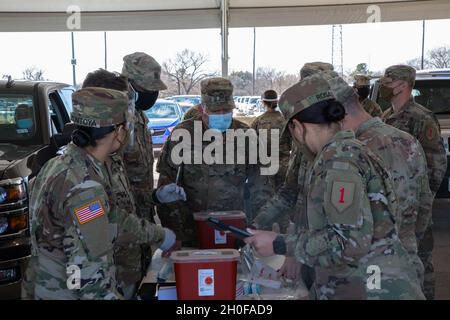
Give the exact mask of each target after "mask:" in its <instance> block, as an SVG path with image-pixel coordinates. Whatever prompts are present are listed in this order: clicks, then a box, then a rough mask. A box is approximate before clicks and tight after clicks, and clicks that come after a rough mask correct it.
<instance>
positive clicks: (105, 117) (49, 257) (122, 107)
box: [23, 88, 175, 299]
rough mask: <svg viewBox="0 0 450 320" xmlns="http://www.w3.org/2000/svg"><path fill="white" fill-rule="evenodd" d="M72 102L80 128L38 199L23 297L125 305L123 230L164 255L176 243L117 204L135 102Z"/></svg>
mask: <svg viewBox="0 0 450 320" xmlns="http://www.w3.org/2000/svg"><path fill="white" fill-rule="evenodd" d="M72 100H73V112H72V115H71V118H72V121H73V122H74V123H75V124H76V125H77V126H78V127H77V129H76V130H75V131H74V133H73V135H72V141H73V142H72V143H70V144H69V146H68V148H67V151H66V152H65V154H64V155H62V156H59V157H56V158H54V159H52V160H50V161H49V162H47V164H46V165H45V166H44V167H43V169H42V170H41V172H40V173H39V175H38V177H37V178H36V181H35V184H34V188H33V190H32V193H31V199H30V213H31V227H30V232H31V242H32V257H31V260H30V263H29V265H28V267H27V271H26V276H25V280H24V285H23V290H24V292H23V296H24V297H34V298H36V299H120V298H122V295H121V294H120V288H118V285H117V281H116V269H115V266H114V260H113V245H114V242H115V241H116V239H117V237H118V233H119V228H120V229H122V230H123V231H124V232H130V233H132V234H133V235H135V236H136V237H137V240H138V241H140V242H146V243H148V242H159V243H160V244H161V246H160V247H161V248H162V249H163V250H168V249H170V248H171V247H172V246H173V244H174V243H175V236H174V234H173V232H171V231H170V230H168V229H162V228H159V227H155V226H154V225H150V224H148V223H145V221H142V220H140V219H138V218H137V217H136V216H135V215H127V214H125V213H124V212H123V210H121V209H120V208H119V206H120V205H121V204H120V203H118V202H117V200H116V199H115V198H114V194H113V188H114V185H113V184H114V183H115V182H114V181H112V180H111V177H112V174H111V172H110V171H109V170H108V165H107V162H108V161H109V160H110V159H109V155H110V154H111V153H114V152H116V151H117V150H119V149H120V147H121V146H123V145H124V144H125V142H124V141H125V139H126V136H127V129H126V127H127V121H128V117H127V112H128V97H127V95H126V94H125V93H123V92H121V91H117V90H109V89H104V88H85V89H82V90H79V91H77V92H75V93H74V94H73V96H72ZM74 270H75V272H74ZM76 270H79V273H78V272H77V271H76ZM73 272H74V273H73ZM71 273H72V275H73V278H70V277H69V275H70V274H71ZM78 276H79V282H78V283H77V281H76V280H75V281H74V278H75V279H76V278H77V277H78ZM72 285H73V286H72Z"/></svg>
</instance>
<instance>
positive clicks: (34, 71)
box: [22, 66, 45, 81]
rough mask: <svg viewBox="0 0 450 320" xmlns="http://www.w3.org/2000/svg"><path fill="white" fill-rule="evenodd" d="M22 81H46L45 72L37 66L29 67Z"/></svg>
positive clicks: (24, 72) (23, 73) (23, 74)
mask: <svg viewBox="0 0 450 320" xmlns="http://www.w3.org/2000/svg"><path fill="white" fill-rule="evenodd" d="M22 79H24V80H32V81H43V80H45V78H44V70H42V69H39V68H37V67H35V66H33V67H28V68H26V69H25V70H24V71H23V72H22Z"/></svg>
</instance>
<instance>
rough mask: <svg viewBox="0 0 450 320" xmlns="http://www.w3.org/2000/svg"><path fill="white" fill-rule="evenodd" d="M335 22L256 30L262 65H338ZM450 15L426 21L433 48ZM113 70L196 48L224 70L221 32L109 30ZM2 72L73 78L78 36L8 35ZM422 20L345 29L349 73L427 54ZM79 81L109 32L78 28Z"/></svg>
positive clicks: (240, 60) (246, 58) (244, 46)
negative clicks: (129, 61)
mask: <svg viewBox="0 0 450 320" xmlns="http://www.w3.org/2000/svg"><path fill="white" fill-rule="evenodd" d="M331 30H332V27H331V26H302V27H276V28H257V29H256V66H257V67H272V68H275V69H277V70H280V71H286V72H289V73H298V71H299V69H300V68H301V66H302V65H303V64H304V63H305V62H309V61H328V62H331V35H332V33H331ZM449 30H450V20H430V21H427V22H426V33H425V37H426V40H425V50H426V51H428V50H430V49H432V48H435V47H438V46H445V45H448V46H450V34H449V32H448V31H449ZM107 39H108V41H107V43H108V46H107V47H108V70H111V71H120V70H121V68H122V57H123V56H124V55H126V54H129V53H132V52H135V51H144V52H146V53H148V54H150V55H152V56H154V57H155V58H156V59H157V60H158V61H159V62H160V63H162V62H163V61H165V60H166V59H168V58H171V57H173V56H174V55H175V53H176V52H178V51H181V50H183V49H184V48H189V49H191V50H195V51H198V52H201V53H204V54H206V55H207V56H208V57H209V62H208V66H207V67H208V69H209V70H210V71H220V70H221V65H220V64H221V41H220V30H219V29H198V30H170V31H122V32H107ZM0 43H1V49H0V76H1V75H2V74H11V75H12V76H13V77H15V78H20V77H21V76H22V71H23V70H24V69H25V68H27V67H30V66H36V67H38V68H42V69H43V70H44V71H45V72H44V77H46V78H48V79H51V80H55V81H61V82H66V83H72V66H71V64H70V59H71V54H72V53H71V37H70V33H68V32H47V33H44V32H39V33H37V32H36V33H31V32H30V33H2V32H0ZM421 46H422V21H411V22H384V23H370V24H367V23H365V24H351V25H344V26H343V52H344V71H350V70H353V69H354V68H355V67H356V65H357V64H358V63H361V62H366V63H367V64H368V65H369V69H370V70H373V71H378V70H383V69H385V68H386V67H387V66H389V65H392V64H396V63H401V62H405V61H407V60H409V59H412V58H416V57H420V55H421ZM252 52H253V28H242V29H235V28H234V29H230V35H229V56H230V61H229V68H230V72H231V71H234V70H247V71H251V69H252ZM75 54H76V58H77V63H78V64H77V82H81V81H82V80H83V79H84V77H85V76H86V74H87V73H88V72H90V71H92V70H95V69H97V68H100V67H104V42H103V32H76V33H75Z"/></svg>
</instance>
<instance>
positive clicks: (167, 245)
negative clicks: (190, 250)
mask: <svg viewBox="0 0 450 320" xmlns="http://www.w3.org/2000/svg"><path fill="white" fill-rule="evenodd" d="M176 240H177V236H176V235H175V233H174V232H173V231H172V230H170V229H167V228H164V240H163V242H162V243H161V245H160V246H159V248H160V249H161V250H162V251H163V252H166V251H168V250H169V249H171V248H172V247H173V246H174V245H175V242H176Z"/></svg>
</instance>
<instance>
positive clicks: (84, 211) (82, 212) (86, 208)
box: [74, 199, 105, 224]
mask: <svg viewBox="0 0 450 320" xmlns="http://www.w3.org/2000/svg"><path fill="white" fill-rule="evenodd" d="M74 211H75V216H76V217H77V220H78V222H79V223H80V224H85V223H88V222H89V221H92V220H95V219H97V218H100V217H101V216H103V215H104V214H105V210H104V208H103V206H102V204H101V202H100V200H99V199H97V200H94V201H92V202H91V203H88V204H85V205H83V206H81V207H78V208H76V209H75V210H74Z"/></svg>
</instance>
